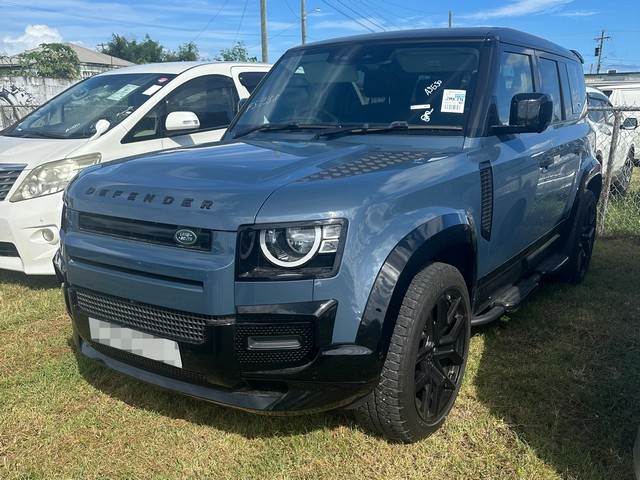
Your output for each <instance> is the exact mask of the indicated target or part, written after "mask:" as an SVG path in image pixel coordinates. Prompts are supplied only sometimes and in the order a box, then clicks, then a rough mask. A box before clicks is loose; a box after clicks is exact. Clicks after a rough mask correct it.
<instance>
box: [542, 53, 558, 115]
mask: <svg viewBox="0 0 640 480" xmlns="http://www.w3.org/2000/svg"><path fill="white" fill-rule="evenodd" d="M540 72H541V74H542V89H541V91H542V92H543V93H546V94H547V95H549V97H551V101H552V102H553V118H552V120H551V123H555V122H560V121H561V120H562V119H563V115H562V95H561V93H560V78H559V77H558V63H557V62H556V61H554V60H549V59H548V58H541V59H540Z"/></svg>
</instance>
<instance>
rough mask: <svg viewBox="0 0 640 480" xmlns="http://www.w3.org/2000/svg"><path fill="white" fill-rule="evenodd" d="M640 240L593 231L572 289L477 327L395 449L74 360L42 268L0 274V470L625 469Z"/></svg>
mask: <svg viewBox="0 0 640 480" xmlns="http://www.w3.org/2000/svg"><path fill="white" fill-rule="evenodd" d="M637 285H640V238H639V237H626V238H617V239H609V238H606V239H600V240H599V241H598V243H597V246H596V252H595V255H594V259H593V263H592V269H591V271H590V273H589V274H588V275H587V278H586V280H585V282H584V283H583V284H581V285H579V286H570V285H555V284H548V285H545V286H544V287H543V288H542V289H541V290H540V291H539V292H538V293H536V295H535V296H534V297H532V298H531V299H530V300H529V301H528V302H527V303H526V304H525V305H523V306H522V307H521V308H520V309H519V310H517V311H515V312H512V313H511V314H510V315H509V317H508V318H504V319H503V320H501V321H500V322H497V323H495V324H492V325H489V326H487V327H484V328H480V329H475V330H474V331H473V338H472V343H471V354H470V359H469V365H468V370H467V375H466V377H465V383H464V386H463V389H462V391H461V394H460V397H459V398H458V401H457V403H456V405H455V407H454V410H453V412H452V414H451V415H450V417H449V419H448V420H447V422H446V423H445V425H444V427H443V428H442V429H440V430H439V431H438V432H437V433H436V434H434V435H433V436H431V437H430V438H428V439H426V440H424V441H422V442H419V443H417V444H414V445H406V446H405V445H397V444H390V443H388V442H386V441H385V440H384V439H383V438H380V437H377V436H374V435H371V434H369V433H367V432H365V431H363V430H361V429H360V428H359V427H358V425H357V424H356V423H355V422H354V421H353V420H352V419H351V418H350V416H348V415H346V414H343V413H340V412H329V413H324V414H316V415H310V416H300V417H265V416H259V415H252V414H248V413H244V412H240V411H235V410H231V409H226V408H221V407H217V406H215V405H211V404H208V403H205V402H200V401H197V400H193V399H190V398H187V397H183V396H180V395H177V394H173V393H171V392H167V391H164V390H161V389H158V388H155V387H151V386H148V385H145V384H142V383H140V382H138V381H134V380H131V379H129V378H126V377H124V376H122V375H120V374H118V373H115V372H112V371H110V370H107V369H106V368H103V367H101V366H99V365H97V364H94V363H92V362H91V361H89V360H87V359H85V358H83V357H80V356H77V355H76V352H75V351H74V348H73V346H72V343H71V341H70V337H71V328H70V323H69V320H68V318H67V316H66V313H65V310H64V304H63V301H62V297H61V295H60V292H59V291H58V290H57V288H56V287H55V285H53V282H52V280H50V279H37V278H36V279H33V278H27V277H24V276H22V275H18V274H12V273H7V272H0V478H3V479H18V478H25V479H27V478H29V479H50V478H65V479H66V478H132V479H133V478H136V479H137V478H211V479H224V478H256V477H259V476H262V477H265V478H286V479H289V478H291V479H298V478H303V479H304V478H331V479H333V478H380V479H387V478H402V479H405V478H430V477H433V478H447V479H449V478H454V479H458V478H459V479H467V478H473V479H482V478H484V479H494V478H498V479H511V478H518V479H520V478H524V479H560V478H575V479H594V480H595V479H598V480H600V479H631V478H633V474H632V466H631V462H632V459H631V449H632V444H633V438H634V435H635V432H636V431H637V428H638V424H639V423H640V296H639V295H638V294H637Z"/></svg>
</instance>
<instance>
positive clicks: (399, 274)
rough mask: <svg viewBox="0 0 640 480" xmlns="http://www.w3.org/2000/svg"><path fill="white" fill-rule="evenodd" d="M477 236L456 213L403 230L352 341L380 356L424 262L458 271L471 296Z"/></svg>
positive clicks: (384, 265)
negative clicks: (409, 230)
mask: <svg viewBox="0 0 640 480" xmlns="http://www.w3.org/2000/svg"><path fill="white" fill-rule="evenodd" d="M476 251H477V240H476V234H475V230H474V228H473V226H472V225H471V224H470V222H469V221H468V219H467V218H466V217H464V219H463V220H462V221H461V216H460V215H456V214H449V215H444V216H442V217H438V218H434V219H432V220H430V221H428V222H426V223H425V224H423V225H421V226H419V227H418V228H416V229H414V230H413V231H411V232H410V233H409V234H407V235H406V236H405V237H404V238H402V240H401V241H400V242H398V244H397V245H396V246H395V248H394V249H393V250H392V251H391V253H390V254H389V255H388V256H387V258H386V260H385V262H384V263H383V265H382V267H381V268H380V270H379V272H378V275H377V277H376V279H375V280H374V282H373V286H372V288H371V292H370V293H369V298H368V300H367V303H366V305H365V309H364V312H363V315H362V320H361V322H360V326H359V328H358V333H357V336H356V343H357V344H359V345H363V346H366V347H368V348H370V349H371V350H373V351H374V352H375V353H376V354H377V355H378V357H379V358H380V360H384V358H385V356H386V353H387V349H388V347H389V341H390V338H391V334H392V333H393V329H394V327H395V323H396V317H397V314H398V312H399V310H400V305H401V303H402V299H403V298H404V295H405V293H406V291H407V289H408V288H409V285H410V283H411V280H412V279H413V277H414V276H415V275H416V274H417V273H418V272H419V271H420V270H421V269H422V268H424V266H425V265H427V264H428V263H431V262H442V263H447V264H449V265H452V266H454V267H455V268H457V269H458V270H459V271H460V273H461V274H462V276H463V278H464V280H465V283H466V285H467V288H468V291H469V297H470V298H472V296H473V290H474V287H475V281H476Z"/></svg>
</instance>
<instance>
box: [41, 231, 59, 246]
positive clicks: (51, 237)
mask: <svg viewBox="0 0 640 480" xmlns="http://www.w3.org/2000/svg"><path fill="white" fill-rule="evenodd" d="M42 238H44V241H45V242H47V243H51V244H56V243H58V232H56V231H55V230H53V229H51V228H43V229H42Z"/></svg>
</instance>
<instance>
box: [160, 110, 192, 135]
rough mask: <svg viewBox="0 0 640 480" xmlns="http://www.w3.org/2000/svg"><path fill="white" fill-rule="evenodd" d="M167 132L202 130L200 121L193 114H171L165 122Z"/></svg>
mask: <svg viewBox="0 0 640 480" xmlns="http://www.w3.org/2000/svg"><path fill="white" fill-rule="evenodd" d="M164 128H165V130H166V131H167V132H176V131H183V130H196V129H198V128H200V120H199V119H198V116H197V115H196V114H195V113H193V112H171V113H170V114H169V115H167V119H166V120H165V122H164Z"/></svg>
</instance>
